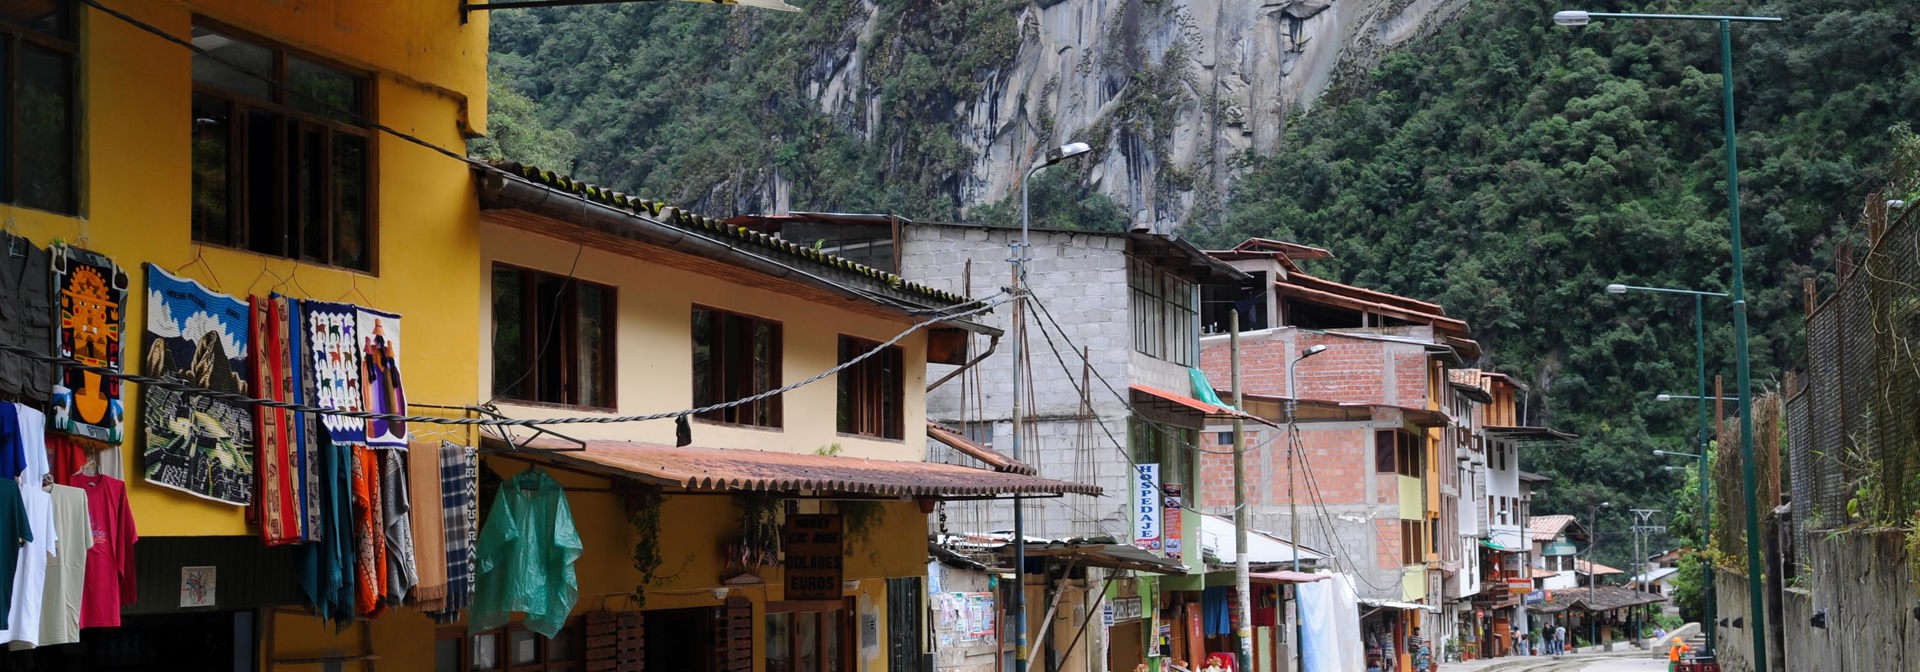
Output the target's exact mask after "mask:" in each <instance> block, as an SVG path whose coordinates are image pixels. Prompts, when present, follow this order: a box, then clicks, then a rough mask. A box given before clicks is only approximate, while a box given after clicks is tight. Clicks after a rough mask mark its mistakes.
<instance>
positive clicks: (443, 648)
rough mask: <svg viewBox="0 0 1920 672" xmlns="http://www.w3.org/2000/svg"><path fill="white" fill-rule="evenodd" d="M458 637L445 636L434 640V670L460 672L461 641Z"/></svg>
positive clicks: (434, 671)
mask: <svg viewBox="0 0 1920 672" xmlns="http://www.w3.org/2000/svg"><path fill="white" fill-rule="evenodd" d="M463 641H465V640H462V639H461V638H458V637H444V638H441V639H436V640H433V672H460V643H461V642H463Z"/></svg>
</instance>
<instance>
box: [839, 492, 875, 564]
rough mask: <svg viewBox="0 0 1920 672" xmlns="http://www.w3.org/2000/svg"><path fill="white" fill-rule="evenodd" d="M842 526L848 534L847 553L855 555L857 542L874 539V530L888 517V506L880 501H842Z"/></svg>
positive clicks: (840, 507)
mask: <svg viewBox="0 0 1920 672" xmlns="http://www.w3.org/2000/svg"><path fill="white" fill-rule="evenodd" d="M836 506H837V507H838V508H839V510H840V519H841V525H843V527H842V528H841V529H842V530H843V532H844V533H845V535H846V539H847V541H848V543H847V544H846V549H845V551H846V555H848V556H851V555H853V548H854V546H855V544H853V543H852V542H855V541H860V542H865V541H869V540H872V539H873V531H874V530H876V529H878V528H879V527H880V521H882V520H885V519H886V517H887V508H886V506H884V505H882V504H881V503H880V502H840V503H839V504H837V505H836Z"/></svg>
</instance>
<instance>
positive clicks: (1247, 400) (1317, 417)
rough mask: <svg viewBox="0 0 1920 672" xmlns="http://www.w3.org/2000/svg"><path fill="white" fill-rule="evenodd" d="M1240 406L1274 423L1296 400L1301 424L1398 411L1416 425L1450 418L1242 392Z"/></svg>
mask: <svg viewBox="0 0 1920 672" xmlns="http://www.w3.org/2000/svg"><path fill="white" fill-rule="evenodd" d="M1240 399H1241V405H1243V406H1245V407H1246V409H1247V412H1248V413H1250V414H1252V415H1254V416H1256V417H1261V418H1267V419H1270V420H1273V421H1274V422H1286V419H1287V413H1286V405H1287V402H1288V401H1293V402H1295V405H1294V420H1295V421H1296V422H1299V423H1302V424H1308V423H1315V422H1367V421H1371V420H1374V419H1376V418H1387V417H1391V416H1392V414H1394V413H1398V414H1399V415H1400V418H1401V419H1402V420H1404V421H1406V422H1409V423H1412V424H1413V425H1414V426H1416V427H1445V426H1447V424H1448V422H1449V420H1448V418H1447V414H1446V413H1443V412H1440V411H1436V410H1432V409H1426V408H1413V407H1410V406H1394V405H1390V404H1368V403H1363V402H1357V401H1329V400H1325V399H1289V398H1288V397H1284V396H1280V395H1271V394H1242V395H1240Z"/></svg>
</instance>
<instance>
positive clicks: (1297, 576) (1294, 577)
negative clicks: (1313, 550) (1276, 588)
mask: <svg viewBox="0 0 1920 672" xmlns="http://www.w3.org/2000/svg"><path fill="white" fill-rule="evenodd" d="M1331 578H1333V575H1332V574H1313V573H1310V572H1295V571H1291V570H1285V569H1281V570H1276V571H1271V572H1247V580H1248V581H1251V582H1253V583H1313V582H1315V581H1325V580H1327V579H1331Z"/></svg>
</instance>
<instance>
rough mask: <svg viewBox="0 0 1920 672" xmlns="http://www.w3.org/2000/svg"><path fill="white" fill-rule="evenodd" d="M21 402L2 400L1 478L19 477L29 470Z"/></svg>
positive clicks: (0, 403)
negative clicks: (16, 408)
mask: <svg viewBox="0 0 1920 672" xmlns="http://www.w3.org/2000/svg"><path fill="white" fill-rule="evenodd" d="M16 406H19V404H14V403H11V402H4V401H0V478H5V479H17V478H19V477H20V474H21V473H24V472H25V471H26V470H27V444H26V441H27V437H26V431H25V429H23V428H22V427H21V426H20V413H19V411H17V410H15V407H16Z"/></svg>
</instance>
